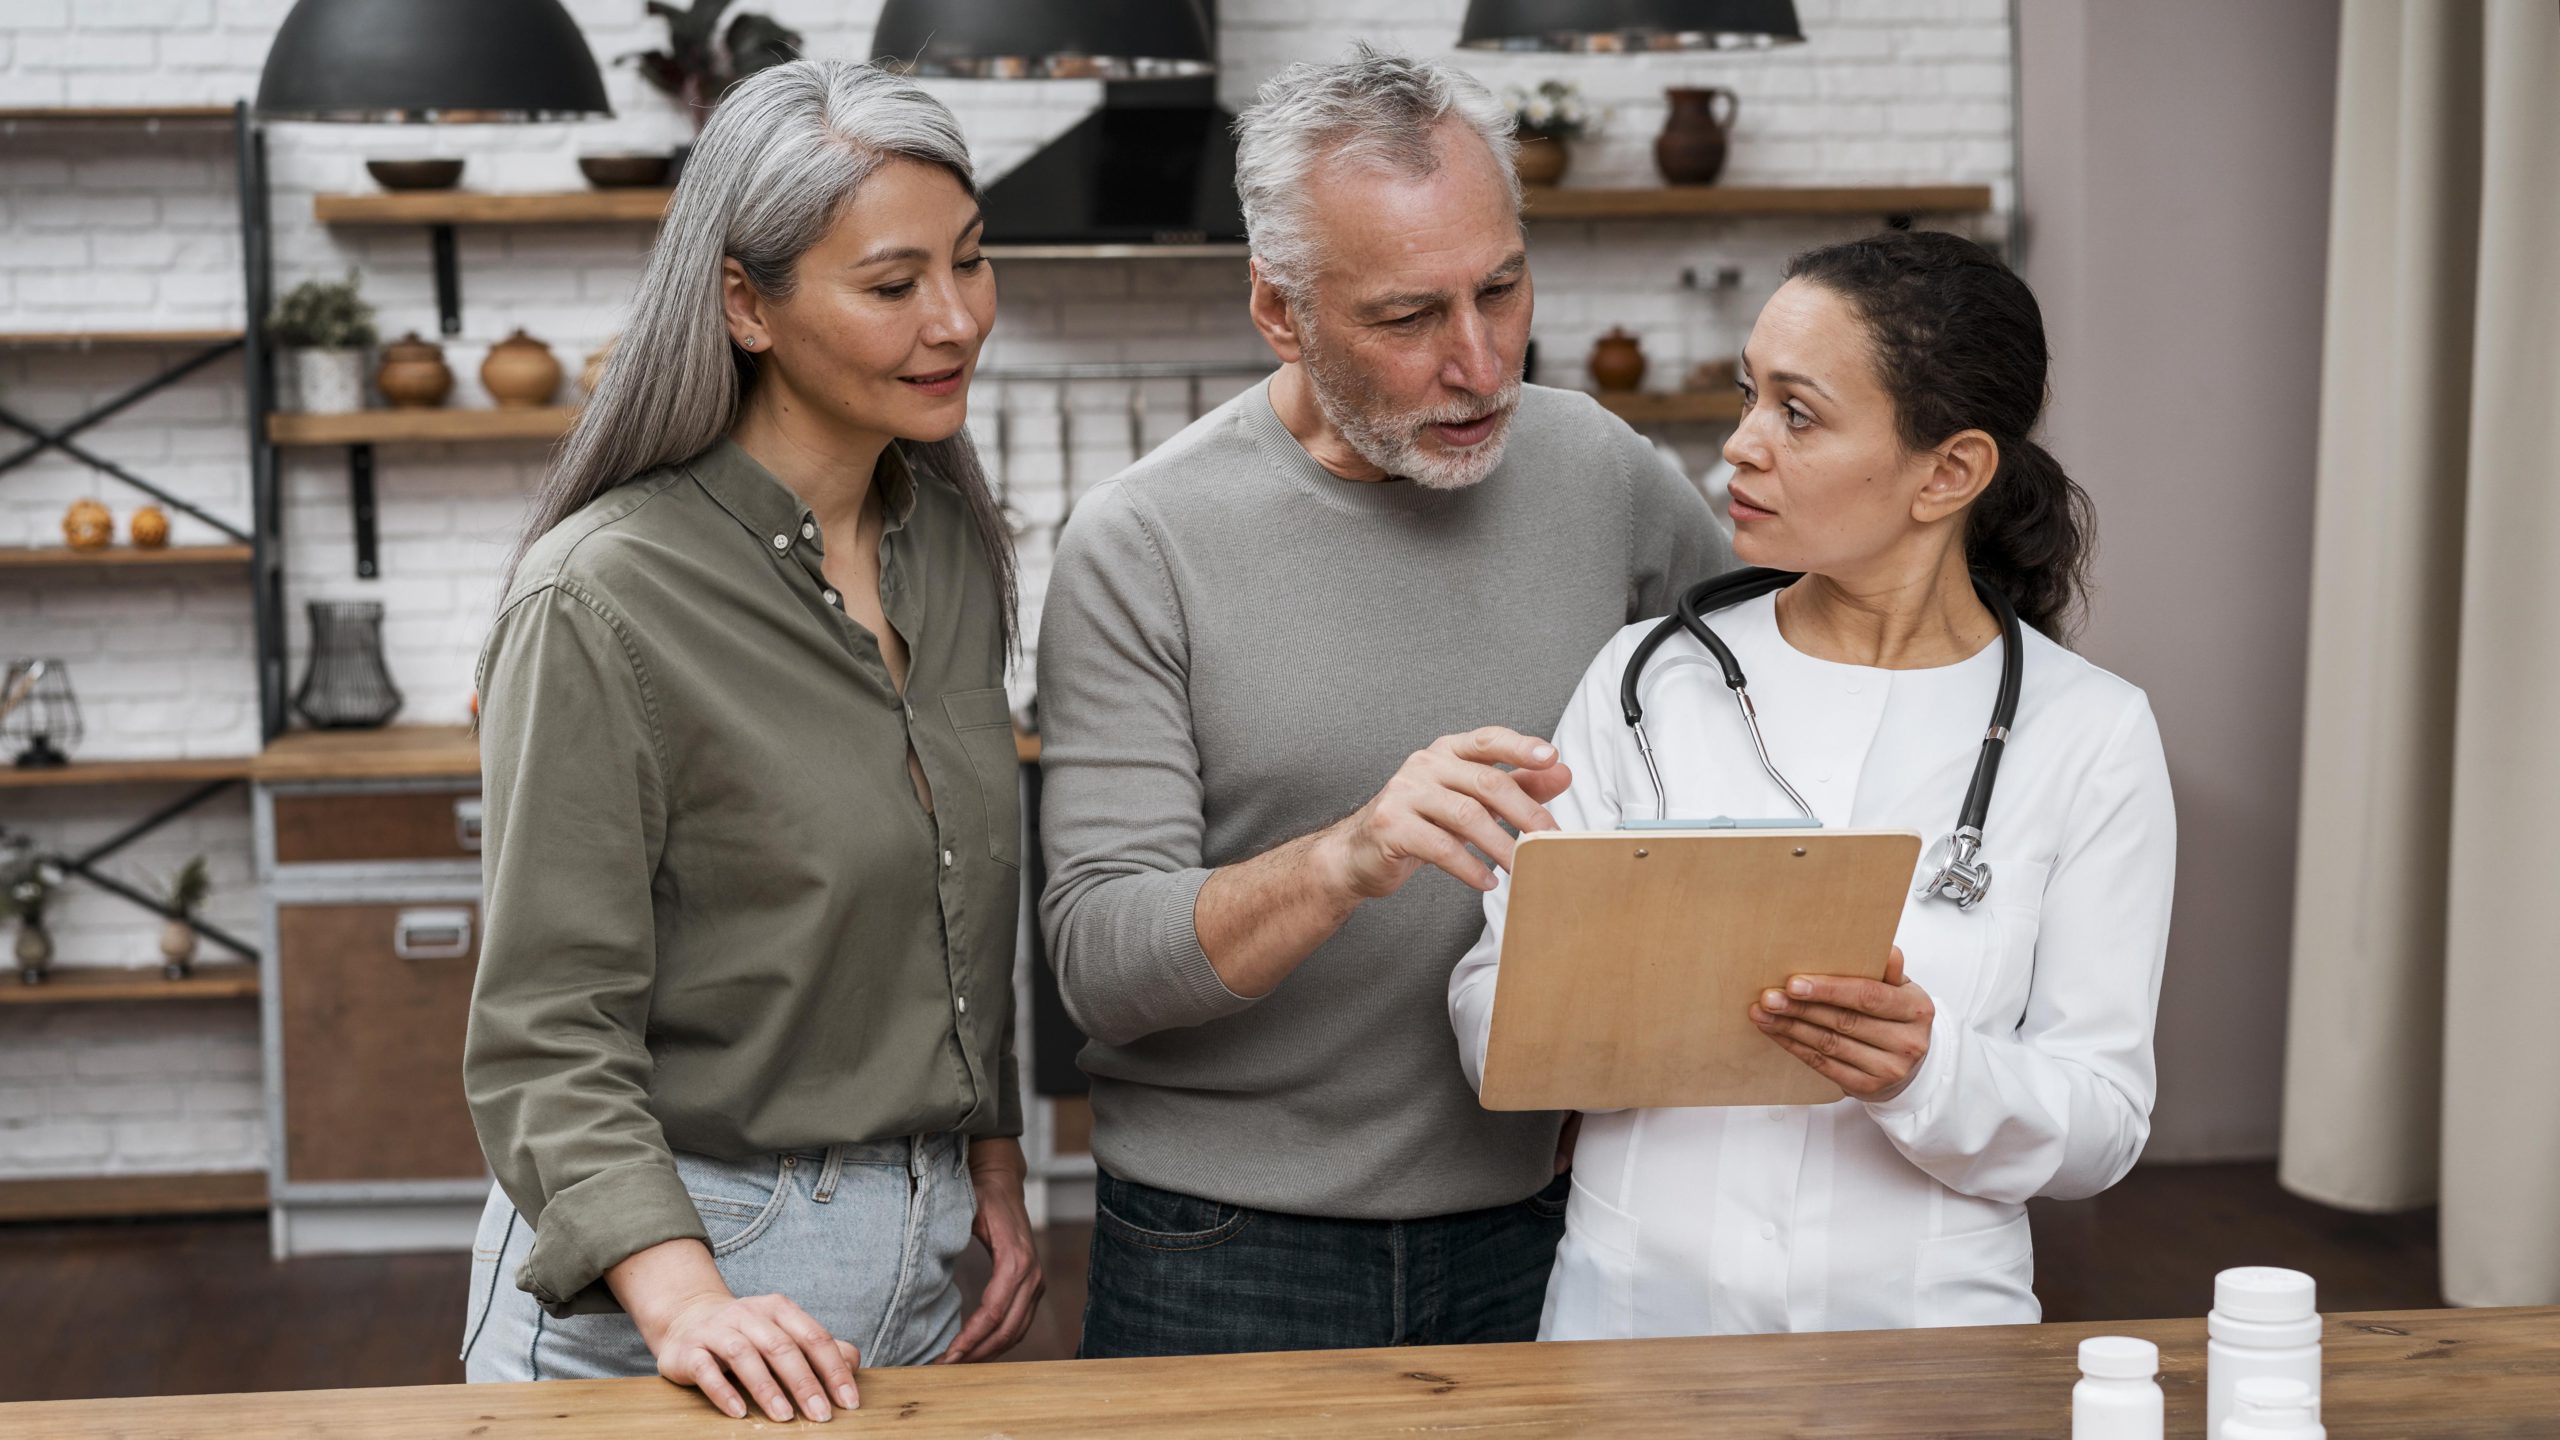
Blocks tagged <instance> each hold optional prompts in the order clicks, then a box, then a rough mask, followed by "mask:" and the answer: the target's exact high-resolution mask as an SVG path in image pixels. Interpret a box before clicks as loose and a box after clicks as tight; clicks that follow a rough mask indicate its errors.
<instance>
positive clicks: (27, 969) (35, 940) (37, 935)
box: [15, 920, 53, 985]
mask: <svg viewBox="0 0 2560 1440" xmlns="http://www.w3.org/2000/svg"><path fill="white" fill-rule="evenodd" d="M15 949H16V951H17V956H18V979H19V980H21V981H23V982H25V983H26V984H29V985H41V984H43V983H44V976H45V971H46V970H47V969H48V968H50V967H51V966H52V964H53V937H52V936H51V935H48V934H46V933H45V929H44V927H43V926H42V925H39V924H36V923H35V922H34V921H32V920H21V921H19V922H18V940H17V944H16V946H15Z"/></svg>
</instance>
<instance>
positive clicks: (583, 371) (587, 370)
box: [578, 335, 622, 400]
mask: <svg viewBox="0 0 2560 1440" xmlns="http://www.w3.org/2000/svg"><path fill="white" fill-rule="evenodd" d="M621 338H622V337H621V336H619V335H616V336H615V337H613V340H607V341H606V342H604V343H603V344H602V345H599V346H597V347H596V348H595V351H594V353H592V354H590V355H588V356H587V363H586V364H585V365H583V366H581V367H579V370H578V388H579V389H581V390H583V391H585V392H586V394H587V398H588V399H590V400H592V399H594V398H595V395H596V387H597V386H598V385H601V384H603V383H604V366H605V362H606V361H608V360H610V359H612V358H613V343H614V340H619V339H621Z"/></svg>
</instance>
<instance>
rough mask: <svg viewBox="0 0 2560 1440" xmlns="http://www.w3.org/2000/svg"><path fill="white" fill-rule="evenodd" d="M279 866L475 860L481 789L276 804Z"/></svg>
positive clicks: (320, 797)
mask: <svg viewBox="0 0 2560 1440" xmlns="http://www.w3.org/2000/svg"><path fill="white" fill-rule="evenodd" d="M275 817H276V822H275V824H276V862H277V863H278V864H281V865H311V864H324V863H344V862H351V861H362V860H470V859H475V858H477V857H478V856H479V854H480V787H479V786H478V785H476V784H475V785H467V786H457V787H454V788H452V789H444V790H419V791H411V792H395V793H389V794H382V793H371V794H353V795H330V794H282V795H278V796H277V797H276V802H275Z"/></svg>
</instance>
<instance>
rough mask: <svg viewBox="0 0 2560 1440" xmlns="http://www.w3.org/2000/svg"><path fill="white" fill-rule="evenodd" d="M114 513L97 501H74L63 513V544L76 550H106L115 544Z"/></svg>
mask: <svg viewBox="0 0 2560 1440" xmlns="http://www.w3.org/2000/svg"><path fill="white" fill-rule="evenodd" d="M115 539H116V517H115V514H114V512H112V511H110V510H108V509H107V507H106V506H104V505H101V504H99V503H98V502H97V501H95V500H74V501H72V502H71V508H70V509H68V510H65V511H63V512H62V543H64V544H66V545H68V546H70V547H71V548H72V549H74V550H104V549H106V548H107V547H108V546H109V545H112V544H114V543H115Z"/></svg>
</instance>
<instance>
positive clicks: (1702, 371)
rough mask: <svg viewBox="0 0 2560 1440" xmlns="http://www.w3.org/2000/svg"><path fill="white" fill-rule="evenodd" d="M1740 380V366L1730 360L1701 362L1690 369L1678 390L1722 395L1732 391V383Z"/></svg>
mask: <svg viewBox="0 0 2560 1440" xmlns="http://www.w3.org/2000/svg"><path fill="white" fill-rule="evenodd" d="M1740 378H1741V369H1740V366H1738V365H1737V364H1736V363H1735V362H1734V361H1732V360H1730V359H1727V360H1701V361H1699V362H1698V363H1697V364H1696V365H1694V366H1692V367H1690V370H1689V378H1688V379H1686V380H1684V381H1682V382H1680V388H1682V389H1684V390H1689V391H1692V392H1698V393H1706V394H1722V393H1723V392H1725V391H1727V390H1730V389H1732V388H1733V386H1734V382H1735V381H1736V380H1738V379H1740Z"/></svg>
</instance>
